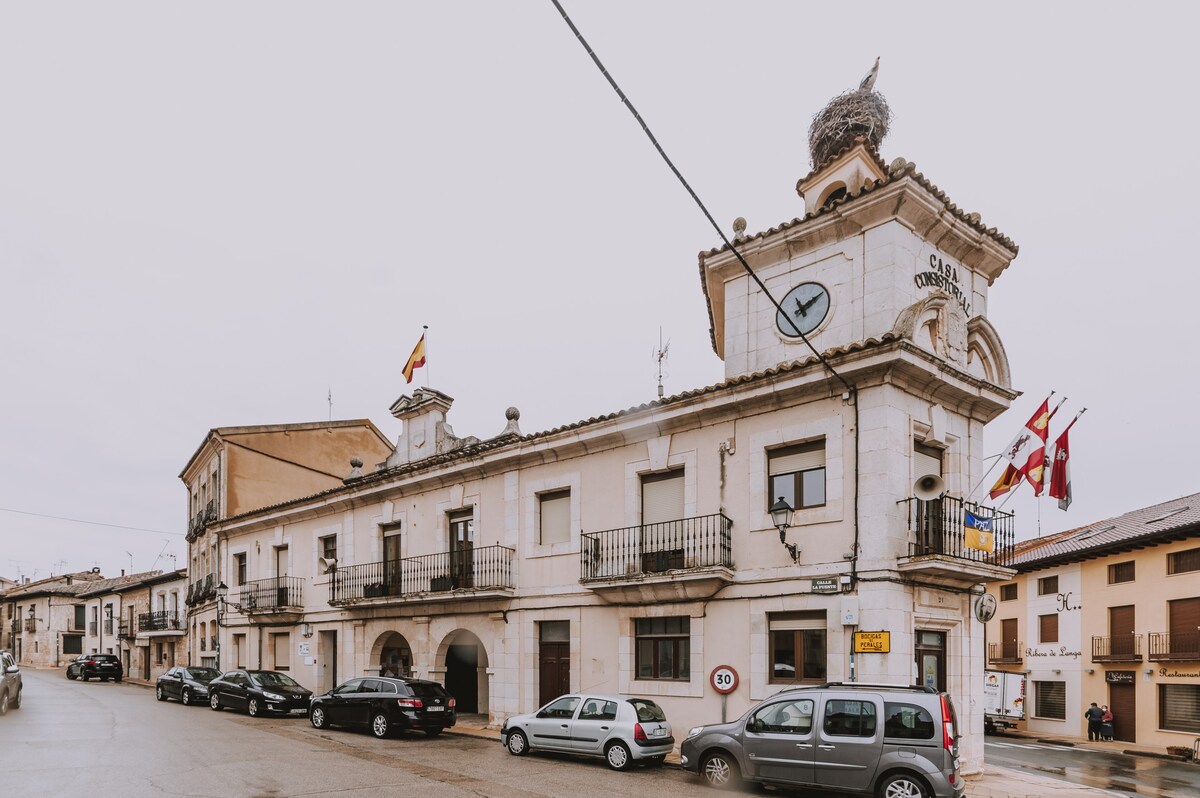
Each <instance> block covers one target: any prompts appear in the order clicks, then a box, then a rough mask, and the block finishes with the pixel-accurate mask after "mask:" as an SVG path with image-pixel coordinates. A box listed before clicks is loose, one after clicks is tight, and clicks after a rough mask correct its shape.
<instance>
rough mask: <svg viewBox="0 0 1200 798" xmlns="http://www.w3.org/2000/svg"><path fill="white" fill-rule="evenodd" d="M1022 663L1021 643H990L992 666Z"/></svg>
mask: <svg viewBox="0 0 1200 798" xmlns="http://www.w3.org/2000/svg"><path fill="white" fill-rule="evenodd" d="M1020 663H1021V642H1020V641H1019V640H1010V641H1008V642H1007V643H988V664H990V665H1019V664H1020Z"/></svg>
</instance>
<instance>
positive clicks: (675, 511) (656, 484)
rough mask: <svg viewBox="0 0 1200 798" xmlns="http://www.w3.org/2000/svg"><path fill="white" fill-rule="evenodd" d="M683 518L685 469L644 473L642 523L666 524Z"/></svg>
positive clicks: (645, 524)
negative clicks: (661, 472) (663, 472)
mask: <svg viewBox="0 0 1200 798" xmlns="http://www.w3.org/2000/svg"><path fill="white" fill-rule="evenodd" d="M682 518H683V469H677V470H675V471H668V472H667V473H665V474H642V524H643V525H644V526H650V525H652V524H665V523H667V522H670V521H679V520H681V519H682Z"/></svg>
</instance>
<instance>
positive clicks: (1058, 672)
mask: <svg viewBox="0 0 1200 798" xmlns="http://www.w3.org/2000/svg"><path fill="white" fill-rule="evenodd" d="M1054 673H1055V675H1058V674H1060V673H1062V671H1060V670H1059V669H1058V668H1055V669H1054Z"/></svg>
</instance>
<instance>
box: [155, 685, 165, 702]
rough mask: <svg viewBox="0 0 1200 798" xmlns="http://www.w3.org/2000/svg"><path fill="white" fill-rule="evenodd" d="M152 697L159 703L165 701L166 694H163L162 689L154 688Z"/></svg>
mask: <svg viewBox="0 0 1200 798" xmlns="http://www.w3.org/2000/svg"><path fill="white" fill-rule="evenodd" d="M154 697H155V698H157V699H158V700H159V701H166V700H167V694H166V693H164V692H163V689H162V687H155V688H154Z"/></svg>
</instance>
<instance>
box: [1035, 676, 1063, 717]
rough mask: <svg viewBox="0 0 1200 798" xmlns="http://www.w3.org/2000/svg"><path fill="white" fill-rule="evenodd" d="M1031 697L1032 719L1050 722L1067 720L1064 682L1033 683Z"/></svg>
mask: <svg viewBox="0 0 1200 798" xmlns="http://www.w3.org/2000/svg"><path fill="white" fill-rule="evenodd" d="M1033 696H1034V703H1033V714H1034V717H1038V718H1048V719H1050V720H1066V719H1067V683H1066V682H1034V683H1033Z"/></svg>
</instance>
